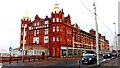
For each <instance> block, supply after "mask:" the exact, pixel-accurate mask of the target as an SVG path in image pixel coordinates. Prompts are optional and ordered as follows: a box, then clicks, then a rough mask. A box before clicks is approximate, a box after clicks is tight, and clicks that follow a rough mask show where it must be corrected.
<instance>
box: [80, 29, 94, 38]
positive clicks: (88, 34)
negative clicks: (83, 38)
mask: <svg viewBox="0 0 120 68" xmlns="http://www.w3.org/2000/svg"><path fill="white" fill-rule="evenodd" d="M80 32H81V33H84V34H85V35H87V36H88V37H89V36H90V37H95V36H93V35H91V34H90V33H87V32H85V31H83V30H80Z"/></svg>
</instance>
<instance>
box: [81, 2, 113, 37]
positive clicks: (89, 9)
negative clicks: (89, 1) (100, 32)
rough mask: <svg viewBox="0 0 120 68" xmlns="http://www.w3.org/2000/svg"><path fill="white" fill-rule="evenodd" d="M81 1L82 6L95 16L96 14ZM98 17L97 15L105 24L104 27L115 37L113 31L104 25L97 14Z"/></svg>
mask: <svg viewBox="0 0 120 68" xmlns="http://www.w3.org/2000/svg"><path fill="white" fill-rule="evenodd" d="M80 1H81V4H82V5H83V6H84V7H85V8H86V9H87V10H88V11H89V12H91V13H93V14H94V12H92V11H91V10H90V9H89V8H88V7H87V6H86V5H85V4H84V3H83V2H82V0H80ZM96 15H97V17H98V19H99V20H100V21H101V22H102V23H103V25H104V26H105V27H106V28H107V29H108V30H109V31H110V32H111V34H112V35H113V36H114V34H113V32H112V30H111V29H110V28H109V27H108V26H107V25H106V24H105V23H104V21H103V20H102V19H101V18H100V17H99V16H98V14H96Z"/></svg>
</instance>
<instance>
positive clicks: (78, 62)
mask: <svg viewBox="0 0 120 68" xmlns="http://www.w3.org/2000/svg"><path fill="white" fill-rule="evenodd" d="M77 66H78V68H80V61H79V60H78V61H77Z"/></svg>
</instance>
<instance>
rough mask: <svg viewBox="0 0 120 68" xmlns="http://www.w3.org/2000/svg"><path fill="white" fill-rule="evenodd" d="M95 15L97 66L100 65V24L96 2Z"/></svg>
mask: <svg viewBox="0 0 120 68" xmlns="http://www.w3.org/2000/svg"><path fill="white" fill-rule="evenodd" d="M93 6H94V15H95V28H96V54H97V65H100V62H99V45H98V23H97V14H96V2H95V0H94V4H93Z"/></svg>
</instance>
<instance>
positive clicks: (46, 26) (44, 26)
mask: <svg viewBox="0 0 120 68" xmlns="http://www.w3.org/2000/svg"><path fill="white" fill-rule="evenodd" d="M32 28H33V29H32ZM40 28H48V25H43V26H34V27H29V30H35V29H40Z"/></svg>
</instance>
